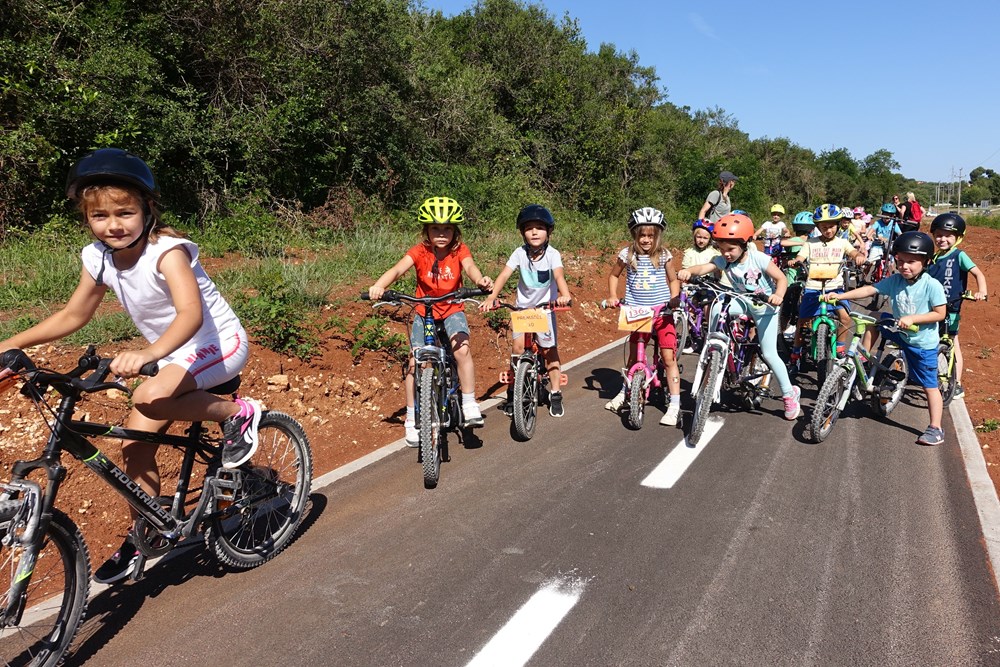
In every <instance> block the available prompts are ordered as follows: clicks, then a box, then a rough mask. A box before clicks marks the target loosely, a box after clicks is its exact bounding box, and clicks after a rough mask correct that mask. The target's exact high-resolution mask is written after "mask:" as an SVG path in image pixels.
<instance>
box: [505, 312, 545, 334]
mask: <svg viewBox="0 0 1000 667" xmlns="http://www.w3.org/2000/svg"><path fill="white" fill-rule="evenodd" d="M510 328H511V329H513V330H514V333H548V332H549V315H548V313H546V312H545V311H544V310H542V309H541V308H535V309H533V310H515V311H512V312H511V314H510Z"/></svg>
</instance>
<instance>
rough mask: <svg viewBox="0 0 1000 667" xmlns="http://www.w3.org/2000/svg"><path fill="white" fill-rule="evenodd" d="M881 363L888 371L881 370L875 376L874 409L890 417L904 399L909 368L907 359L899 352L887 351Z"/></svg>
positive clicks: (877, 412)
mask: <svg viewBox="0 0 1000 667" xmlns="http://www.w3.org/2000/svg"><path fill="white" fill-rule="evenodd" d="M879 363H881V364H882V366H884V367H885V368H887V369H888V370H879V371H878V373H877V374H876V376H875V392H874V393H873V394H872V409H873V410H875V412H876V414H879V415H881V416H883V417H887V416H889V413H891V412H892V411H893V410H894V409H896V406H897V405H898V404H899V401H900V399H901V398H903V392H904V391H906V377H907V374H908V372H909V367H908V366H907V365H906V357H904V356H903V353H902V352H901V351H899V350H886V352H885V353H883V355H882V358H881V359H880V361H879Z"/></svg>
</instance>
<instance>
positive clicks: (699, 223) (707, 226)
mask: <svg viewBox="0 0 1000 667" xmlns="http://www.w3.org/2000/svg"><path fill="white" fill-rule="evenodd" d="M696 229H704V230H705V231H706V232H708V233H709V234H711V233H712V231H713V230H714V229H715V223H712V222H709V221H708V220H705V219H704V218H698V219H697V220H695V221H694V222H693V223H692V224H691V231H692V232H693V231H694V230H696Z"/></svg>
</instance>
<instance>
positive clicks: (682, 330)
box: [672, 308, 691, 357]
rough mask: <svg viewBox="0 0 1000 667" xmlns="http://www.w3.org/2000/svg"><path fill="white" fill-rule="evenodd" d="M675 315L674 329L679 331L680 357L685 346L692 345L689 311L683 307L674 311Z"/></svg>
mask: <svg viewBox="0 0 1000 667" xmlns="http://www.w3.org/2000/svg"><path fill="white" fill-rule="evenodd" d="M672 312H673V315H674V331H675V332H677V356H678V357H680V356H681V354H682V353H683V352H684V348H686V347H688V346H689V345H691V342H690V340H689V336H690V332H689V330H688V313H687V310H685V309H683V308H678V309H677V310H674V311H672Z"/></svg>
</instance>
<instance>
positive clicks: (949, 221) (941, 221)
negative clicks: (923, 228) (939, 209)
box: [931, 213, 965, 236]
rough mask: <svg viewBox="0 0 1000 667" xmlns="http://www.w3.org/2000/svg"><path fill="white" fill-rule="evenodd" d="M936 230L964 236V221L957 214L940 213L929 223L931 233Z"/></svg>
mask: <svg viewBox="0 0 1000 667" xmlns="http://www.w3.org/2000/svg"><path fill="white" fill-rule="evenodd" d="M938 229H943V230H945V231H948V232H955V234H956V235H957V236H965V219H964V218H963V217H962V216H960V215H959V214H957V213H942V214H941V215H939V216H937V217H936V218H934V220H933V222H931V232H935V231H937V230H938Z"/></svg>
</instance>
